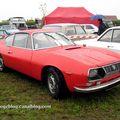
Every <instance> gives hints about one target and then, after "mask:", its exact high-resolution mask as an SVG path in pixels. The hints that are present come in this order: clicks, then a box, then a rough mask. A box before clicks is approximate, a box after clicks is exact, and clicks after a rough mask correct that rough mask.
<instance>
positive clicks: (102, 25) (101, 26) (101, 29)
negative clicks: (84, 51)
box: [98, 19, 108, 35]
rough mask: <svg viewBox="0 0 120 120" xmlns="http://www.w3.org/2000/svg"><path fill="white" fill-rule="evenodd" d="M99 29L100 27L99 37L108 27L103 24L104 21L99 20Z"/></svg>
mask: <svg viewBox="0 0 120 120" xmlns="http://www.w3.org/2000/svg"><path fill="white" fill-rule="evenodd" d="M98 21H99V27H98V35H101V34H102V33H103V32H104V31H105V30H106V29H107V28H108V27H107V26H106V25H105V24H104V23H103V20H102V19H98Z"/></svg>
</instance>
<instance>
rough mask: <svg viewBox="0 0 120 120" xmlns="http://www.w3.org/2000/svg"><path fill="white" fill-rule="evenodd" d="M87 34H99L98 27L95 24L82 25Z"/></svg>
mask: <svg viewBox="0 0 120 120" xmlns="http://www.w3.org/2000/svg"><path fill="white" fill-rule="evenodd" d="M81 26H82V27H83V28H84V30H85V31H86V33H97V32H98V27H97V26H95V25H93V24H81Z"/></svg>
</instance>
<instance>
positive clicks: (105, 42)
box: [75, 26, 120, 53]
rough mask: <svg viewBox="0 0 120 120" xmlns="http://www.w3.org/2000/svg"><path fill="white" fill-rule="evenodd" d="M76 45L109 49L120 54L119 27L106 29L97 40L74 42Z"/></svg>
mask: <svg viewBox="0 0 120 120" xmlns="http://www.w3.org/2000/svg"><path fill="white" fill-rule="evenodd" d="M75 43H76V44H79V45H86V46H95V47H102V48H109V49H110V50H113V51H117V52H118V53H120V26H117V27H111V28H108V29H107V30H106V31H105V32H104V33H103V34H101V35H100V36H99V37H98V38H97V39H89V40H81V41H75Z"/></svg>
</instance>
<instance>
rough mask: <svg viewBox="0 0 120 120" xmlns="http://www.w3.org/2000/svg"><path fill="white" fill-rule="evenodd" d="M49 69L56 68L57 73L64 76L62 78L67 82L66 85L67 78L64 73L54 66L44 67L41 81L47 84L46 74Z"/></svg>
mask: <svg viewBox="0 0 120 120" xmlns="http://www.w3.org/2000/svg"><path fill="white" fill-rule="evenodd" d="M49 68H54V69H55V70H56V71H57V72H59V73H60V74H61V75H62V78H63V80H64V82H65V84H66V80H65V77H64V75H63V73H62V71H61V70H60V69H59V68H57V67H55V66H52V65H47V66H44V67H43V68H42V72H41V80H42V82H43V83H46V73H47V70H48V69H49ZM66 85H67V84H66Z"/></svg>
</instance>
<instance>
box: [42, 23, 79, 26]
mask: <svg viewBox="0 0 120 120" xmlns="http://www.w3.org/2000/svg"><path fill="white" fill-rule="evenodd" d="M69 25H80V24H77V23H55V24H46V25H44V26H69Z"/></svg>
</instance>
